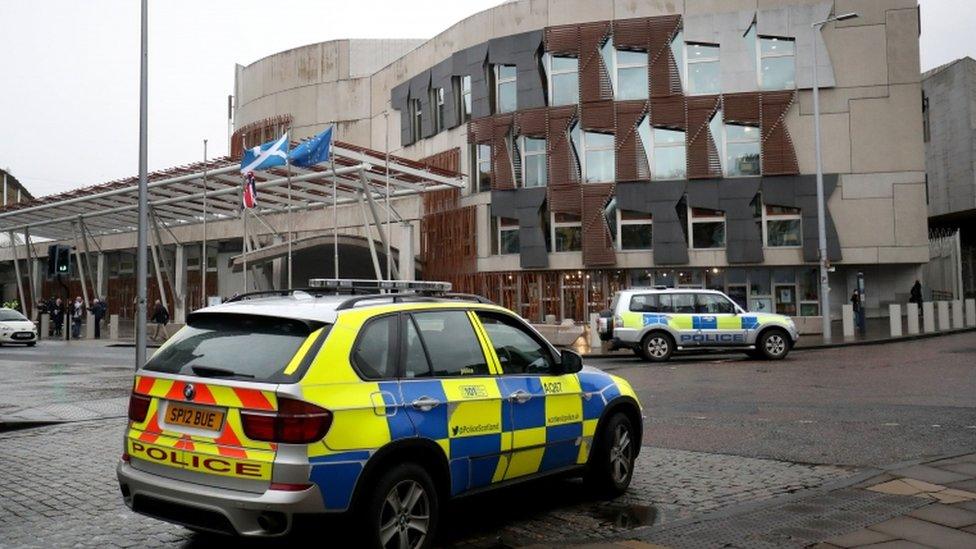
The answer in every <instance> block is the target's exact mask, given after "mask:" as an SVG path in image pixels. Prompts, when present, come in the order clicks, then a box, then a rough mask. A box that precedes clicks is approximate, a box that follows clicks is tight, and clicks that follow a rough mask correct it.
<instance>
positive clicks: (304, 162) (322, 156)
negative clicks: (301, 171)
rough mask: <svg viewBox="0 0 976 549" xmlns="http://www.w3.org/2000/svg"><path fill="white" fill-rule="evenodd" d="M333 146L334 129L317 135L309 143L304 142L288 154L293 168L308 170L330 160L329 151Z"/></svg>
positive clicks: (330, 128)
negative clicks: (314, 165) (298, 167)
mask: <svg viewBox="0 0 976 549" xmlns="http://www.w3.org/2000/svg"><path fill="white" fill-rule="evenodd" d="M331 146H332V127H329V129H327V130H325V131H324V132H322V133H320V134H318V135H316V136H315V137H313V138H311V139H309V140H308V141H304V142H302V143H301V144H300V145H298V146H297V147H295V148H294V149H292V150H291V152H290V153H288V159H289V160H290V161H291V163H292V165H293V166H300V167H303V168H307V167H309V166H311V165H313V164H318V163H319V162H327V161H328V160H329V149H330V148H331Z"/></svg>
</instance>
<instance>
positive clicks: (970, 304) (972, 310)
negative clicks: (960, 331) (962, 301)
mask: <svg viewBox="0 0 976 549" xmlns="http://www.w3.org/2000/svg"><path fill="white" fill-rule="evenodd" d="M966 326H970V327H971V326H976V299H967V300H966Z"/></svg>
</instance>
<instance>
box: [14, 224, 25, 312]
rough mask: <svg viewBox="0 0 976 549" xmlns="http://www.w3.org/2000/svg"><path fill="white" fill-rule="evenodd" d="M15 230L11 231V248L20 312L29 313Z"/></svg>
mask: <svg viewBox="0 0 976 549" xmlns="http://www.w3.org/2000/svg"><path fill="white" fill-rule="evenodd" d="M14 234H15V233H14V232H13V231H10V250H11V251H12V252H13V255H14V276H16V277H17V295H18V296H20V312H22V313H24V315H25V316H26V315H27V310H26V309H25V305H24V301H25V300H24V281H23V280H21V278H20V261H19V260H18V259H17V239H16V238H14Z"/></svg>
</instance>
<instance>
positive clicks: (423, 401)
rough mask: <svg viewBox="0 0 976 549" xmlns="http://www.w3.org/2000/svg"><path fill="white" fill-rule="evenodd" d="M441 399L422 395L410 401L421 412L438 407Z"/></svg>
mask: <svg viewBox="0 0 976 549" xmlns="http://www.w3.org/2000/svg"><path fill="white" fill-rule="evenodd" d="M440 403H441V401H439V400H437V399H436V398H430V397H429V396H422V397H420V398H418V399H416V400H414V401H413V402H411V403H410V405H411V406H413V409H414V410H420V411H421V412H429V411H431V410H433V409H434V408H436V407H437V406H438V405H439V404H440Z"/></svg>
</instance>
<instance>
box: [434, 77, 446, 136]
mask: <svg viewBox="0 0 976 549" xmlns="http://www.w3.org/2000/svg"><path fill="white" fill-rule="evenodd" d="M433 99H434V100H433V103H434V104H435V105H437V108H436V109H434V132H439V131H441V130H442V129H444V108H445V107H444V104H445V101H444V88H434V97H433Z"/></svg>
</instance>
